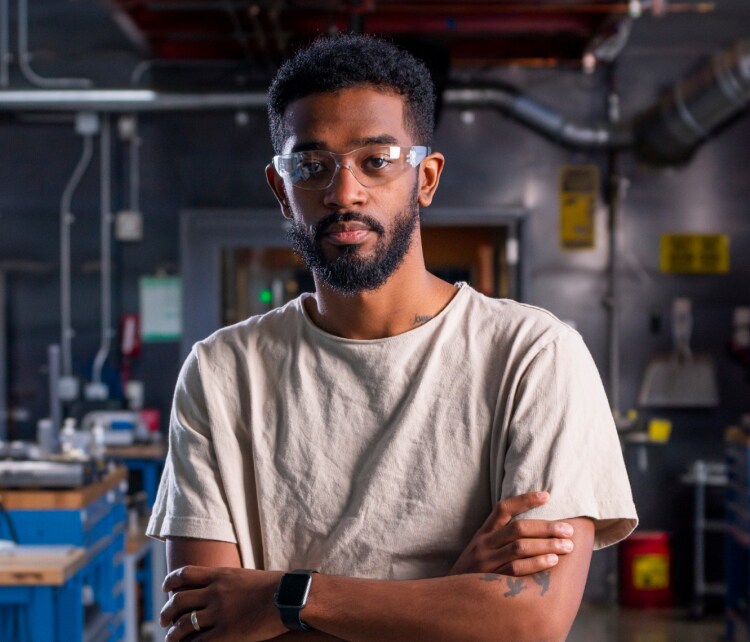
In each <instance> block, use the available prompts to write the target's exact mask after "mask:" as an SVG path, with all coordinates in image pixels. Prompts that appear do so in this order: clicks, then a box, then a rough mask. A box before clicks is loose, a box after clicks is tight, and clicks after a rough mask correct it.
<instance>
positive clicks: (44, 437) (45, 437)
mask: <svg viewBox="0 0 750 642" xmlns="http://www.w3.org/2000/svg"><path fill="white" fill-rule="evenodd" d="M53 433H54V430H53V427H52V419H50V418H49V417H44V418H43V419H40V420H39V421H38V422H37V424H36V443H37V444H38V446H39V454H40V456H42V457H47V456H49V455H51V454H52V453H53V452H54V450H55V436H54V434H53Z"/></svg>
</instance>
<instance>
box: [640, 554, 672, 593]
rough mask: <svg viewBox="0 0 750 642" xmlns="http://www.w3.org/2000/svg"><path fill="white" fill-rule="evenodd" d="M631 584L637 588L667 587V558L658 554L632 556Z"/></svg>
mask: <svg viewBox="0 0 750 642" xmlns="http://www.w3.org/2000/svg"><path fill="white" fill-rule="evenodd" d="M633 586H635V588H637V589H664V588H667V587H668V586H669V558H668V557H667V556H666V555H658V554H649V555H635V556H633Z"/></svg>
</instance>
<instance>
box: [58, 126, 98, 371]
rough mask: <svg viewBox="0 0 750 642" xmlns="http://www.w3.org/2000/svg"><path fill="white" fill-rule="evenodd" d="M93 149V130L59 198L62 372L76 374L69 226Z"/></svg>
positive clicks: (71, 223)
mask: <svg viewBox="0 0 750 642" xmlns="http://www.w3.org/2000/svg"><path fill="white" fill-rule="evenodd" d="M93 151H94V140H93V134H84V138H83V150H82V152H81V157H80V159H79V160H78V164H77V165H76V167H75V169H74V170H73V174H72V175H71V177H70V180H68V183H67V185H66V186H65V189H64V190H63V195H62V199H61V201H60V326H61V327H60V346H61V352H62V375H63V376H64V377H71V376H72V375H73V350H72V343H73V337H74V335H75V333H74V331H73V324H72V320H71V316H72V315H71V274H70V255H71V247H70V228H71V226H72V225H73V223H74V221H75V217H74V216H73V213H72V212H71V203H72V200H73V194H74V193H75V191H76V189H77V188H78V184H79V183H80V182H81V179H82V178H83V176H84V174H85V173H86V170H87V169H88V167H89V164H90V162H91V156H92V154H93Z"/></svg>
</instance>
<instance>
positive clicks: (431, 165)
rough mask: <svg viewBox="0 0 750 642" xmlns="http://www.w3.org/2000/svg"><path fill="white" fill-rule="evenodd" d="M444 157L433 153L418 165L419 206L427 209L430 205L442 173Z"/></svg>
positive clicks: (438, 153)
mask: <svg viewBox="0 0 750 642" xmlns="http://www.w3.org/2000/svg"><path fill="white" fill-rule="evenodd" d="M444 165H445V156H443V155H442V154H441V153H440V152H433V153H432V154H430V155H429V156H428V157H427V158H425V159H424V160H423V161H422V162H421V163H420V165H419V204H420V205H421V206H422V207H428V206H429V205H430V203H432V198H433V197H434V196H435V191H436V190H437V188H438V184H439V183H440V174H442V173H443V166H444Z"/></svg>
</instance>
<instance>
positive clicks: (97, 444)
mask: <svg viewBox="0 0 750 642" xmlns="http://www.w3.org/2000/svg"><path fill="white" fill-rule="evenodd" d="M106 449H107V445H106V443H105V434H104V426H102V425H101V424H100V423H95V424H94V427H93V428H92V429H91V446H90V447H89V452H90V454H91V456H92V457H93V458H94V459H96V460H97V461H101V460H102V459H104V453H105V451H106Z"/></svg>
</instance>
